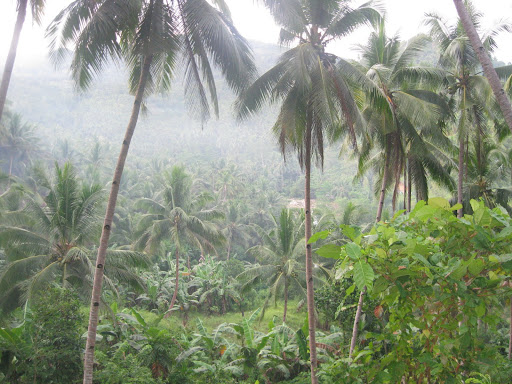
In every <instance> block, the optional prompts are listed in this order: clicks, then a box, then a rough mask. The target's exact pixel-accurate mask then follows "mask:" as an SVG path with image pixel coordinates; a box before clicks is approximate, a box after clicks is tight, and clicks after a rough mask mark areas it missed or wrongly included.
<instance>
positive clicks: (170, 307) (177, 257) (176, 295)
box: [165, 247, 180, 317]
mask: <svg viewBox="0 0 512 384" xmlns="http://www.w3.org/2000/svg"><path fill="white" fill-rule="evenodd" d="M179 278H180V252H179V250H178V247H176V281H175V282H174V293H173V294H172V299H171V304H170V305H169V309H168V310H167V314H166V315H165V317H169V316H170V314H171V310H172V309H173V308H174V304H175V303H176V297H178V286H179Z"/></svg>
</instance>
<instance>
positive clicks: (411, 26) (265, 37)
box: [0, 0, 512, 67]
mask: <svg viewBox="0 0 512 384" xmlns="http://www.w3.org/2000/svg"><path fill="white" fill-rule="evenodd" d="M227 2H228V4H229V6H230V8H231V12H232V15H233V19H234V21H235V24H236V26H237V28H238V29H239V30H240V32H241V33H242V35H244V36H245V37H246V38H248V39H253V40H259V41H263V42H268V43H275V42H276V41H277V36H278V32H279V29H278V27H277V26H276V25H275V24H274V23H273V21H272V18H271V17H270V15H269V14H268V13H267V11H266V10H265V9H264V8H262V7H259V6H256V5H255V1H254V0H227ZM362 2H363V1H358V0H354V1H353V4H354V5H355V4H359V3H362ZM381 2H382V3H383V4H384V6H385V7H386V10H387V28H388V33H389V34H391V33H395V32H399V33H400V36H401V37H402V38H404V39H408V38H410V37H412V36H414V35H415V34H416V33H418V32H422V31H426V28H425V27H424V26H422V20H423V17H424V14H425V13H426V12H432V11H435V12H437V13H439V14H441V15H443V16H444V17H445V18H446V19H448V20H451V21H453V20H455V18H456V11H455V6H454V5H453V1H452V0H427V1H425V0H383V1H381ZM69 3H70V0H48V1H47V8H46V16H45V18H44V20H43V27H38V26H37V25H33V24H32V20H31V18H30V16H29V17H27V20H26V22H25V26H24V29H23V32H22V35H21V41H20V44H19V48H18V57H17V64H21V65H23V64H25V63H27V62H29V61H32V60H34V59H39V58H40V59H44V58H45V57H46V55H47V45H48V44H47V41H45V40H44V28H45V27H46V26H47V25H48V23H49V22H50V21H51V20H52V19H53V18H54V17H55V15H56V14H57V13H58V12H59V10H61V9H62V8H63V7H64V6H66V5H67V4H69ZM473 3H474V4H475V6H476V7H477V8H478V9H479V10H480V11H481V12H483V13H484V14H485V18H484V20H483V26H484V28H490V27H492V26H493V25H495V23H497V22H498V21H500V20H503V19H508V20H509V21H511V22H512V1H511V0H473ZM15 8H16V0H0V60H2V63H1V64H0V67H2V66H3V61H4V60H5V57H6V55H7V50H8V49H9V44H10V41H11V36H12V31H13V28H14V23H15V21H16V9H15ZM368 33H369V29H368V28H361V29H360V30H358V31H356V32H355V33H354V34H353V35H352V36H350V37H349V38H347V39H346V40H344V42H343V43H338V44H336V45H335V46H332V47H330V50H331V51H332V52H333V53H336V54H337V55H339V56H342V57H346V58H356V57H357V53H356V52H355V51H354V50H353V49H352V47H353V45H354V44H359V43H364V42H365V41H366V38H367V36H368ZM498 43H499V47H500V49H499V50H498V51H497V52H496V56H497V57H498V58H499V59H500V60H503V61H506V62H512V34H510V35H507V34H506V33H505V34H502V36H501V37H500V38H499V39H498Z"/></svg>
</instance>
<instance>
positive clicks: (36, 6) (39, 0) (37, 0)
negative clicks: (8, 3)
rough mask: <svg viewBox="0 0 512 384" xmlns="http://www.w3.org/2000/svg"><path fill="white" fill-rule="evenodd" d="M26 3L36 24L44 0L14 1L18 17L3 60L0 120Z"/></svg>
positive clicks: (39, 17)
mask: <svg viewBox="0 0 512 384" xmlns="http://www.w3.org/2000/svg"><path fill="white" fill-rule="evenodd" d="M28 5H29V6H30V10H31V12H32V19H33V20H34V21H35V22H36V23H37V24H40V22H41V17H42V16H43V13H44V6H45V0H17V1H16V11H17V12H18V17H17V18H16V24H15V25H14V32H13V34H12V40H11V46H10V48H9V53H8V54H7V59H6V60H5V66H4V73H3V75H2V83H1V84H0V121H1V120H2V116H3V112H4V107H5V102H6V100H7V90H8V89H9V83H10V81H11V75H12V71H13V68H14V61H15V60H16V51H17V49H18V42H19V40H20V35H21V30H22V29H23V23H24V22H25V16H26V15H27V6H28Z"/></svg>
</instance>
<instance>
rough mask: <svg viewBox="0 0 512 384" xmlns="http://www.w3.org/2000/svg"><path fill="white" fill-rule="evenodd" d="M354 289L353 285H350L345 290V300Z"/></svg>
mask: <svg viewBox="0 0 512 384" xmlns="http://www.w3.org/2000/svg"><path fill="white" fill-rule="evenodd" d="M355 289H356V285H355V284H352V285H351V286H350V287H348V288H347V290H346V291H345V298H347V297H348V296H350V295H351V294H352V293H353V292H354V290H355Z"/></svg>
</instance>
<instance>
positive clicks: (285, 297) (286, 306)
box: [283, 277, 288, 323]
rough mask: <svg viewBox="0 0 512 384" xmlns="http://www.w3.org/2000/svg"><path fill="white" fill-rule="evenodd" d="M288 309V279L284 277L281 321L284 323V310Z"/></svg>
mask: <svg viewBox="0 0 512 384" xmlns="http://www.w3.org/2000/svg"><path fill="white" fill-rule="evenodd" d="M287 310H288V279H287V278H286V277H285V278H284V311H283V323H286V311H287Z"/></svg>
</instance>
